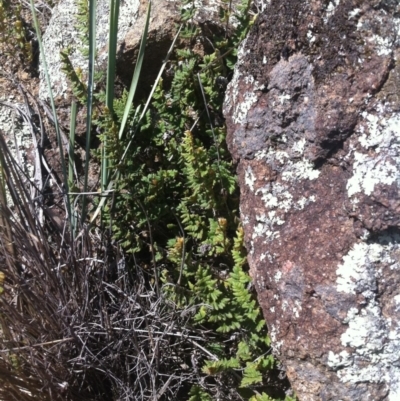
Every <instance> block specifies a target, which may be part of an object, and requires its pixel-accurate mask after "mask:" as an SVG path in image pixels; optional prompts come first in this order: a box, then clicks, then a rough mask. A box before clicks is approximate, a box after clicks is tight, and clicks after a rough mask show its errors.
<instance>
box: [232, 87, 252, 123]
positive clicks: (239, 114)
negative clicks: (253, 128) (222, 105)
mask: <svg viewBox="0 0 400 401" xmlns="http://www.w3.org/2000/svg"><path fill="white" fill-rule="evenodd" d="M254 90H255V88H254ZM254 90H249V91H247V92H245V93H244V95H243V99H242V101H241V102H239V103H238V104H237V105H236V107H235V108H234V111H233V115H232V119H233V121H234V123H235V124H244V123H246V121H247V113H248V112H249V110H250V109H251V107H252V106H253V104H254V103H256V102H257V99H258V97H257V95H256V94H255V92H254Z"/></svg>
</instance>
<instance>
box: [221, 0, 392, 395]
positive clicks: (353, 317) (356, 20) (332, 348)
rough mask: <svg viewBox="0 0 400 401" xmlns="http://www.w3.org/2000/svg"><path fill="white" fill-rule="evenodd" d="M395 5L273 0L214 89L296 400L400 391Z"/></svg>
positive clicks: (262, 296) (259, 280) (264, 295)
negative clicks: (228, 78)
mask: <svg viewBox="0 0 400 401" xmlns="http://www.w3.org/2000/svg"><path fill="white" fill-rule="evenodd" d="M399 47H400V6H399V2H398V1H395V0H393V1H391V0H387V1H383V0H382V1H379V0H346V1H343V0H333V1H331V2H329V1H317V0H271V1H270V2H268V3H267V4H265V7H264V9H263V11H262V13H260V15H259V16H258V18H257V21H256V23H255V24H254V26H253V28H252V31H251V32H250V34H249V36H248V37H247V39H246V41H245V42H244V43H243V45H242V47H241V49H240V52H239V62H238V64H237V67H236V70H235V73H234V76H233V79H232V82H231V83H230V84H229V87H228V91H227V96H226V99H225V106H224V112H225V116H226V118H227V124H228V145H229V149H230V152H231V153H232V155H233V157H234V159H235V160H236V162H237V163H238V175H239V182H240V188H241V218H242V222H243V226H244V230H245V235H246V246H247V248H248V251H249V256H248V258H249V263H250V267H251V274H252V277H253V280H254V283H255V285H256V288H257V292H258V297H259V300H260V303H261V305H262V308H263V312H264V316H265V319H266V321H267V324H268V327H269V331H270V335H271V338H272V342H273V348H274V352H275V353H276V355H277V356H278V357H279V358H280V360H281V361H282V363H283V365H284V366H285V367H286V371H287V375H288V377H289V379H290V381H291V383H292V386H293V389H294V391H295V392H296V394H297V396H298V398H299V399H300V400H301V401H305V400H307V401H308V400H324V401H328V400H335V401H338V400H343V401H347V400H349V401H350V400H351V401H355V400H364V401H366V400H370V401H380V400H390V401H397V400H400V263H399V262H400V245H399V241H400V230H399V228H400V191H399V186H400V97H399V96H400V49H399Z"/></svg>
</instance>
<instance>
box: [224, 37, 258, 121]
mask: <svg viewBox="0 0 400 401" xmlns="http://www.w3.org/2000/svg"><path fill="white" fill-rule="evenodd" d="M246 42H247V38H246V39H245V40H244V41H243V42H242V44H241V45H240V47H239V50H238V56H237V57H238V60H239V62H238V63H237V64H236V66H235V70H234V73H233V77H232V81H231V82H230V83H229V84H228V88H227V96H225V104H224V114H230V112H231V111H232V120H233V122H234V123H235V124H240V125H243V124H245V123H246V121H247V114H248V112H249V110H250V109H251V107H252V106H253V105H254V103H256V102H257V100H258V97H257V94H256V91H257V90H258V89H259V88H260V84H259V83H258V81H255V80H254V78H253V77H252V76H249V75H246V76H243V74H242V73H241V72H240V70H241V68H240V66H241V64H242V63H243V61H242V60H245V58H246V57H245V52H244V49H245V47H246ZM239 83H240V85H239ZM244 85H246V90H243V86H244ZM239 86H240V87H241V90H240V91H239ZM261 86H262V85H261ZM229 92H230V94H229ZM242 92H243V93H242ZM228 94H229V95H228Z"/></svg>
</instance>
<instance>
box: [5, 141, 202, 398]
mask: <svg viewBox="0 0 400 401" xmlns="http://www.w3.org/2000/svg"><path fill="white" fill-rule="evenodd" d="M0 146H1V152H2V154H3V157H2V159H3V160H2V164H1V165H2V170H1V178H2V181H3V182H2V184H3V185H2V190H1V194H2V200H4V196H5V195H6V194H5V188H7V189H8V191H9V194H10V196H11V198H12V203H13V205H14V206H13V207H12V208H9V207H8V206H7V205H6V204H4V202H1V209H0V210H1V221H2V224H1V237H0V241H1V242H0V280H1V292H2V293H1V296H0V305H1V315H0V323H1V331H2V332H1V336H0V399H2V400H12V399H15V400H33V399H39V400H57V399H63V400H69V399H71V400H97V399H102V400H105V399H107V400H147V399H152V400H153V399H163V397H162V396H163V394H164V393H165V392H167V395H168V397H167V399H176V398H175V397H177V394H178V392H179V390H180V387H181V385H182V383H183V382H185V381H189V382H191V381H193V380H194V377H192V376H195V373H193V372H190V371H189V370H188V369H186V370H185V369H182V366H184V367H185V366H186V365H185V364H186V362H187V361H188V360H190V357H191V355H190V349H191V348H193V343H194V342H196V343H198V342H199V343H201V342H202V341H204V339H203V338H202V337H201V335H200V333H199V335H197V336H196V330H194V329H193V328H192V329H190V332H189V328H190V325H189V326H188V319H189V317H190V313H189V314H186V315H185V313H182V311H179V313H178V312H177V311H176V310H174V308H173V307H172V305H171V304H170V303H168V302H166V300H165V299H164V298H163V297H162V296H157V294H156V291H155V289H153V288H152V285H151V284H150V282H149V281H150V276H149V274H148V273H147V272H146V271H144V270H142V269H141V268H139V267H138V266H134V267H132V268H130V269H127V268H126V266H125V263H124V257H123V255H122V253H121V252H120V251H119V249H118V247H117V246H116V245H115V244H112V243H111V242H110V239H109V238H107V237H106V236H105V235H103V234H102V233H101V232H100V231H97V230H96V229H93V230H92V231H89V232H87V231H81V233H80V235H79V237H78V238H77V239H76V240H75V241H74V242H72V241H71V240H70V238H69V236H68V235H67V234H66V232H62V231H60V230H59V227H58V226H56V225H54V224H53V223H52V221H51V215H48V216H45V220H46V221H47V223H46V225H45V226H43V225H42V224H41V222H40V221H39V216H40V213H38V212H39V211H38V206H37V205H35V204H34V202H33V201H32V200H31V199H30V198H29V187H28V186H27V182H26V180H24V176H23V175H22V173H20V171H19V169H18V166H17V165H16V164H15V162H14V159H13V158H12V156H11V155H10V153H9V152H8V149H7V147H6V145H5V142H4V140H3V139H2V138H0ZM24 181H25V182H24ZM39 209H40V207H39ZM46 210H47V209H46V208H43V211H44V213H45V214H46ZM51 229H53V230H52V234H51V241H49V232H50V230H51Z"/></svg>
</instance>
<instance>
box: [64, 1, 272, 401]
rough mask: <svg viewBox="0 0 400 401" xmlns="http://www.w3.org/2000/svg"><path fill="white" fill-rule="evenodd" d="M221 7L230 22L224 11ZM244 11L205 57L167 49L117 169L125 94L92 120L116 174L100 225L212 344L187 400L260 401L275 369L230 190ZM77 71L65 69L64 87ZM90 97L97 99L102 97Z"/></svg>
mask: <svg viewBox="0 0 400 401" xmlns="http://www.w3.org/2000/svg"><path fill="white" fill-rule="evenodd" d="M222 8H223V10H221V15H222V16H223V18H228V17H229V14H230V13H231V12H232V11H231V10H230V7H229V5H228V4H225V5H223V7H222ZM248 8H249V1H245V2H244V4H243V7H242V14H240V15H238V16H237V17H236V20H237V21H238V25H237V28H236V30H234V32H233V33H232V34H231V35H230V36H229V35H226V36H222V37H220V38H218V37H215V38H214V42H213V44H212V45H213V47H214V50H213V51H212V52H211V53H210V54H205V55H204V56H201V55H199V54H198V53H195V52H193V51H192V50H191V49H190V48H187V47H186V48H185V49H180V50H177V51H176V58H175V61H174V62H172V65H171V69H172V70H173V72H174V75H173V78H172V81H171V82H167V81H165V82H163V81H162V80H161V81H160V83H159V85H158V86H157V88H156V90H155V93H154V97H153V102H152V106H151V109H150V111H149V112H148V113H147V114H146V116H145V119H144V122H143V123H142V125H141V127H140V130H139V131H138V132H137V133H136V137H135V146H131V147H130V150H129V154H127V156H126V158H125V160H126V162H125V163H124V164H123V165H121V164H118V163H117V162H116V161H118V160H119V159H120V156H121V149H124V148H125V146H126V143H124V139H123V138H124V137H123V138H122V139H119V138H118V135H117V134H116V128H115V127H116V125H118V122H119V121H120V120H121V118H122V113H123V109H124V104H125V102H126V95H125V96H123V97H122V99H121V100H119V101H115V103H114V113H115V114H114V115H113V116H111V114H110V113H109V112H108V110H107V109H106V108H104V107H102V106H101V105H99V106H98V107H97V110H98V111H97V113H98V115H97V116H96V118H95V124H96V125H97V127H100V131H101V132H102V133H103V135H107V146H108V147H109V150H108V152H107V154H109V155H110V165H111V166H112V168H113V169H114V170H117V171H118V173H119V176H120V180H119V181H118V187H117V188H116V191H115V193H114V196H113V198H112V201H110V203H109V205H108V208H106V213H104V215H103V221H104V223H105V224H109V226H110V227H111V231H112V234H113V237H114V240H116V241H118V242H119V243H120V245H121V246H122V247H123V248H124V250H125V251H126V252H127V253H131V254H132V258H133V259H132V260H134V262H135V263H136V264H138V265H140V266H141V267H142V268H143V269H144V270H148V266H149V264H150V263H153V264H155V268H156V270H157V271H159V272H160V277H161V282H162V284H163V287H162V297H164V298H165V299H167V300H168V305H169V307H171V308H172V309H173V310H174V313H182V314H186V313H187V314H188V316H190V318H189V320H188V325H189V326H192V327H193V328H195V329H196V330H201V332H202V333H203V335H204V336H206V337H207V336H208V337H207V338H208V339H209V341H207V343H206V345H205V346H202V353H200V354H197V353H194V352H193V355H192V357H193V358H195V359H196V361H195V363H194V364H195V365H199V369H198V375H199V378H198V380H197V382H196V381H195V380H194V381H193V382H192V384H193V386H192V387H191V389H190V391H188V392H187V393H186V396H187V398H186V399H188V400H189V401H208V400H212V399H214V397H215V395H216V394H217V393H218V392H219V393H221V392H222V393H223V392H224V391H227V390H226V389H227V388H231V390H230V391H231V393H229V394H233V393H232V392H234V393H235V394H236V395H237V396H236V398H237V399H247V400H249V399H250V398H251V399H252V400H253V401H254V400H260V401H263V400H264V398H262V397H264V393H265V394H267V392H268V387H269V384H268V371H270V370H271V369H273V368H274V366H275V362H274V358H273V357H272V355H271V353H270V344H269V337H268V334H267V329H266V325H265V322H264V319H263V317H262V315H261V313H260V308H259V306H258V304H257V300H256V297H255V294H254V291H253V290H252V286H251V279H250V277H249V274H248V273H247V270H248V267H247V261H246V252H245V248H244V245H243V240H244V233H243V229H242V227H241V226H240V223H239V217H238V215H239V191H238V187H237V182H236V177H235V167H234V166H233V164H232V161H231V158H230V155H229V152H228V150H227V147H226V144H225V136H226V128H225V126H224V121H223V117H222V102H223V97H224V88H223V87H221V85H220V82H221V78H223V80H227V78H228V77H229V74H230V72H231V71H232V68H233V65H234V62H235V49H236V48H237V47H238V44H239V41H240V40H241V39H242V38H243V36H244V34H245V32H246V30H247V29H248V27H249V23H250V17H249V15H248V14H247V11H248ZM192 16H193V9H192V8H191V7H185V9H184V11H183V19H184V20H186V26H185V28H184V29H183V30H182V37H184V38H186V39H189V40H191V43H192V44H194V43H196V41H202V40H203V38H202V36H201V32H200V31H199V28H198V27H195V26H194V25H193V24H191V23H190V19H191V18H192ZM75 75H76V73H75ZM75 75H74V73H73V71H72V70H71V68H70V79H71V81H76V76H75ZM78 78H79V77H78ZM75 90H76V95H77V96H78V95H79V94H80V93H81V91H82V88H81V87H79V83H78V82H76V84H75ZM97 99H98V101H99V103H101V96H99V97H98V98H97ZM133 119H134V116H131V121H132V120H133ZM128 129H129V124H128ZM125 137H126V136H125ZM101 138H102V137H101V136H100V139H101ZM155 279H156V277H153V278H152V279H150V280H155ZM188 311H190V312H188ZM206 382H208V383H209V384H210V385H209V387H207V385H205V384H204V383H206ZM201 383H202V384H201ZM263 392H264V393H263ZM227 394H228V393H226V396H228V395H227ZM254 397H255V398H254ZM260 397H261V398H260ZM265 397H268V396H267V395H265ZM265 399H267V398H265Z"/></svg>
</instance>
